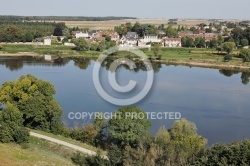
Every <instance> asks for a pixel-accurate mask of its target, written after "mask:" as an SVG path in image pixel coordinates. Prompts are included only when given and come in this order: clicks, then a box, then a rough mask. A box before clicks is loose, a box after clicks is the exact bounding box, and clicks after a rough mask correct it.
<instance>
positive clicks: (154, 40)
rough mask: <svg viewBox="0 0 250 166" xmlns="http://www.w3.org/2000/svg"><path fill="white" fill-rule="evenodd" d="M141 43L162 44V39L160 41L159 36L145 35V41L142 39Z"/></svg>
mask: <svg viewBox="0 0 250 166" xmlns="http://www.w3.org/2000/svg"><path fill="white" fill-rule="evenodd" d="M140 41H141V42H144V43H149V42H152V43H160V42H161V39H159V38H158V36H157V35H153V34H147V35H144V37H143V39H141V40H140Z"/></svg>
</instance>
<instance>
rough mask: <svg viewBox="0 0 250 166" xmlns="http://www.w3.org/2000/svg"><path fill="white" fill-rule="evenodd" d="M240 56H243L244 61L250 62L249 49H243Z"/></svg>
mask: <svg viewBox="0 0 250 166" xmlns="http://www.w3.org/2000/svg"><path fill="white" fill-rule="evenodd" d="M239 57H240V58H242V59H243V61H244V62H249V61H250V50H249V49H243V50H241V51H240V55H239Z"/></svg>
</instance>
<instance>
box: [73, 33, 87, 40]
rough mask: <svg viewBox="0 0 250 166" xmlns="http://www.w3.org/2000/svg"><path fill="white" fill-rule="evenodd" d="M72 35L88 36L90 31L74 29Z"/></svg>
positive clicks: (78, 36) (77, 36) (76, 36)
mask: <svg viewBox="0 0 250 166" xmlns="http://www.w3.org/2000/svg"><path fill="white" fill-rule="evenodd" d="M71 35H72V36H74V37H75V38H77V39H78V38H80V37H83V38H88V37H89V33H88V32H82V31H72V32H71Z"/></svg>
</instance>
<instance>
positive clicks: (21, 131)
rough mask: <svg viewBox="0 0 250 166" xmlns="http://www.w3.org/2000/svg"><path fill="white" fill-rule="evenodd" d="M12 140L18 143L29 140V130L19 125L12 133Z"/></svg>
mask: <svg viewBox="0 0 250 166" xmlns="http://www.w3.org/2000/svg"><path fill="white" fill-rule="evenodd" d="M14 140H15V142H16V143H18V144H20V143H23V142H28V141H29V131H28V130H27V129H26V128H24V127H19V128H17V129H16V131H15V133H14Z"/></svg>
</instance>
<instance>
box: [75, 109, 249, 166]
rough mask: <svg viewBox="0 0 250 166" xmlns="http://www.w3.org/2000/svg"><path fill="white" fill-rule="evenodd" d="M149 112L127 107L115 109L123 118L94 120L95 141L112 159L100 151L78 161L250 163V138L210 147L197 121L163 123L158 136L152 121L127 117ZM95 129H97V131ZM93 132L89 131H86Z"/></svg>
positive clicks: (116, 165) (114, 165)
mask: <svg viewBox="0 0 250 166" xmlns="http://www.w3.org/2000/svg"><path fill="white" fill-rule="evenodd" d="M128 112H129V113H134V114H139V113H141V114H145V112H143V111H142V110H140V109H139V108H137V107H123V108H121V109H119V110H117V111H116V112H115V115H116V116H118V115H119V117H120V118H119V119H118V118H117V119H115V118H114V119H110V120H104V119H96V120H95V122H94V123H93V124H91V126H92V127H91V128H92V130H89V131H92V132H91V133H92V134H93V135H92V136H94V137H92V140H96V141H95V145H99V146H102V147H104V149H106V150H107V151H108V155H107V156H108V158H109V160H107V159H105V158H103V157H102V156H101V155H100V154H98V155H97V156H94V157H84V156H83V155H81V154H80V153H78V154H76V155H75V156H74V157H73V158H72V161H73V162H74V163H75V164H77V165H93V166H94V165H102V166H121V165H131V166H137V165H145V166H151V165H159V166H163V165H167V166H172V165H173V166H174V165H180V166H185V165H249V164H250V158H249V157H250V141H249V140H245V141H242V142H234V143H232V144H230V145H224V144H215V145H213V146H212V147H210V148H207V147H206V142H207V141H206V139H205V138H203V137H201V136H199V135H198V134H197V128H196V126H195V124H194V123H192V122H189V121H187V120H186V119H182V120H179V121H176V122H174V124H173V126H172V128H171V129H166V128H165V127H164V126H163V127H161V128H160V129H159V130H158V132H157V134H156V135H155V136H151V135H150V134H149V127H150V125H151V123H150V121H148V120H147V119H136V118H128V117H126V114H127V113H128ZM93 131H94V132H93ZM86 134H87V135H89V134H88V132H86V133H85V135H86Z"/></svg>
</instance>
